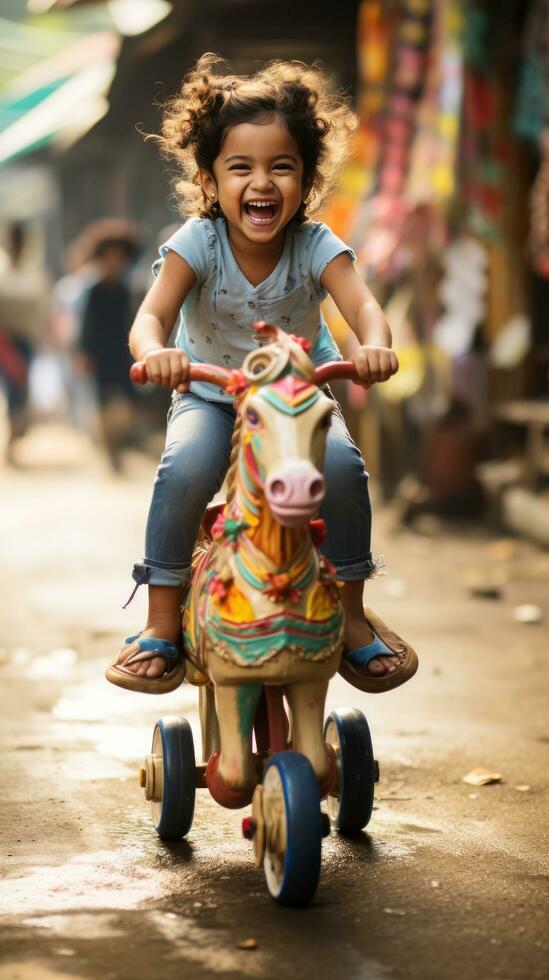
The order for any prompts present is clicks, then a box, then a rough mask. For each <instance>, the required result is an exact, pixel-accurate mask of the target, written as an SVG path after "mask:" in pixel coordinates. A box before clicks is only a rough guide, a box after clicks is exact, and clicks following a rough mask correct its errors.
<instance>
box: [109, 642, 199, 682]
mask: <svg viewBox="0 0 549 980" xmlns="http://www.w3.org/2000/svg"><path fill="white" fill-rule="evenodd" d="M130 643H137V645H138V647H139V650H138V652H137V653H134V655H133V656H132V657H130V659H129V660H126V662H125V663H124V664H121V663H119V662H118V660H119V658H120V654H119V655H118V657H117V658H116V660H113V662H112V663H111V664H110V666H109V667H107V669H106V671H105V677H106V678H107V680H108V681H110V682H111V684H115V685H116V686H117V687H123V688H125V689H126V690H127V691H140V692H141V693H144V694H167V693H168V691H175V689H176V687H179V685H180V684H182V683H183V681H184V680H185V659H184V657H183V654H182V652H181V644H180V643H178V644H175V643H168V641H167V640H158V639H156V637H154V636H144V637H143V638H142V639H141V633H135V634H134V635H133V636H127V637H126V639H125V640H124V645H125V646H128V645H129V644H130ZM155 657H163V658H164V660H165V661H166V671H165V673H164V674H162V675H161V676H160V677H142V676H140V675H139V674H134V673H133V671H131V670H127V667H128V665H129V664H137V663H143V662H145V661H147V660H153V659H154V658H155Z"/></svg>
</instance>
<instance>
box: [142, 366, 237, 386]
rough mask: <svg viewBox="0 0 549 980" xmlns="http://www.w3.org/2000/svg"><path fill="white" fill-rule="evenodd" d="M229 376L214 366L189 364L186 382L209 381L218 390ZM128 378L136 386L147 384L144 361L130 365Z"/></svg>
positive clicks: (225, 371) (227, 372)
mask: <svg viewBox="0 0 549 980" xmlns="http://www.w3.org/2000/svg"><path fill="white" fill-rule="evenodd" d="M230 376H231V372H230V371H227V369H226V368H222V367H218V365H216V364H190V365H189V374H188V377H187V381H209V382H210V383H211V384H214V385H218V386H219V387H220V388H225V387H226V386H227V382H228V381H229V378H230ZM130 378H131V379H132V381H135V382H136V384H138V385H144V384H146V383H147V365H146V364H145V363H144V361H136V363H135V364H132V366H131V368H130Z"/></svg>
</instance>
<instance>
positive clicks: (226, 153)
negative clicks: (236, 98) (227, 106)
mask: <svg viewBox="0 0 549 980" xmlns="http://www.w3.org/2000/svg"><path fill="white" fill-rule="evenodd" d="M213 169H214V173H213V176H212V175H208V174H202V186H203V188H204V190H205V192H206V195H207V196H208V198H209V200H210V201H213V200H217V201H219V205H220V207H221V210H222V212H223V214H224V216H225V218H226V219H227V223H228V226H229V232H230V237H231V240H232V241H233V242H234V243H235V244H240V243H241V244H245V240H246V241H247V242H256V243H257V244H268V243H269V244H273V243H274V241H275V240H276V239H277V238H278V237H279V236H280V237H282V236H283V233H284V229H285V227H286V225H287V224H288V222H289V221H290V220H291V219H292V218H293V216H294V214H295V213H296V211H297V210H298V208H299V206H300V204H301V201H302V200H303V196H304V189H303V162H302V159H301V156H300V153H299V149H298V147H297V144H296V142H295V140H294V139H293V137H292V135H291V134H290V131H289V130H288V127H287V126H286V124H285V122H284V120H283V119H281V118H280V117H279V116H276V115H269V116H263V117H258V119H257V121H254V122H249V123H240V124H239V125H237V126H233V127H231V129H229V130H228V131H227V134H226V136H225V139H224V141H223V144H222V146H221V150H220V152H219V156H218V157H217V158H216V160H215V161H214V167H213Z"/></svg>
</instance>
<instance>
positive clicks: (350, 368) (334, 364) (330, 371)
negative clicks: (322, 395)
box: [313, 361, 360, 388]
mask: <svg viewBox="0 0 549 980" xmlns="http://www.w3.org/2000/svg"><path fill="white" fill-rule="evenodd" d="M337 380H339V381H356V382H358V381H359V380H360V379H359V377H358V371H357V369H356V365H355V364H354V362H353V361H330V362H329V363H328V364H322V365H321V366H320V367H317V368H315V373H314V375H313V383H314V384H315V385H318V387H319V388H321V387H322V385H325V384H326V383H327V382H328V381H337Z"/></svg>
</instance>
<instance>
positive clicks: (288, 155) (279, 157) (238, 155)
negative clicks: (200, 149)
mask: <svg viewBox="0 0 549 980" xmlns="http://www.w3.org/2000/svg"><path fill="white" fill-rule="evenodd" d="M282 159H284V160H292V161H293V163H297V158H296V157H294V156H292V154H291V153H278V154H277V155H276V156H275V157H273V158H272V160H273V161H274V160H282ZM231 160H253V157H250V156H246V154H245V153H233V155H232V156H230V157H227V159H226V160H224V161H223V163H230V162H231Z"/></svg>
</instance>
